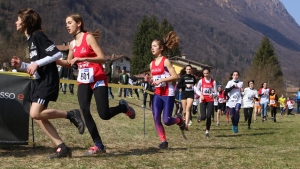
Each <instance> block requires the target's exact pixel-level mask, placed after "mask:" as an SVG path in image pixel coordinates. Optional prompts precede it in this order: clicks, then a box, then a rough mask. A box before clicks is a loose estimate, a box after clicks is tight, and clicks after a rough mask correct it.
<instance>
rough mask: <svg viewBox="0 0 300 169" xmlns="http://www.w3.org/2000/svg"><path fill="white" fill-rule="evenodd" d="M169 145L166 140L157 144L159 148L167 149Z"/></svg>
mask: <svg viewBox="0 0 300 169" xmlns="http://www.w3.org/2000/svg"><path fill="white" fill-rule="evenodd" d="M168 147H169V145H168V142H166V141H164V142H161V143H160V144H159V145H158V148H159V149H167V148H168Z"/></svg>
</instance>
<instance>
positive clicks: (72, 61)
mask: <svg viewBox="0 0 300 169" xmlns="http://www.w3.org/2000/svg"><path fill="white" fill-rule="evenodd" d="M83 61H85V58H73V59H72V60H71V62H70V64H71V65H74V64H75V63H77V62H83Z"/></svg>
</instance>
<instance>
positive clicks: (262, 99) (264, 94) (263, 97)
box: [258, 82, 270, 122]
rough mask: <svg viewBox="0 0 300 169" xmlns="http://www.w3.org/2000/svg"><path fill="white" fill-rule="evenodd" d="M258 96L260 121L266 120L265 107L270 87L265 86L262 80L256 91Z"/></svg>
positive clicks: (267, 102)
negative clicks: (260, 110)
mask: <svg viewBox="0 0 300 169" xmlns="http://www.w3.org/2000/svg"><path fill="white" fill-rule="evenodd" d="M258 96H259V97H260V106H261V109H262V112H261V116H262V122H264V121H266V120H267V107H268V104H269V96H270V89H269V88H267V83H266V82H264V83H263V84H262V85H261V88H260V89H259V91H258Z"/></svg>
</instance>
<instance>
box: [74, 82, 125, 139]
mask: <svg viewBox="0 0 300 169" xmlns="http://www.w3.org/2000/svg"><path fill="white" fill-rule="evenodd" d="M93 94H94V97H95V101H96V106H97V112H98V114H99V116H100V118H101V119H103V120H109V119H111V118H112V117H114V116H115V115H117V114H119V113H122V112H124V113H125V111H126V107H124V106H120V105H118V106H116V107H111V108H109V103H108V98H107V95H108V87H107V86H100V87H97V88H95V89H94V90H92V89H91V87H90V85H89V84H80V85H78V92H77V96H78V102H79V106H80V109H81V110H82V113H83V117H84V120H85V125H86V127H87V129H88V130H89V133H90V135H91V136H92V139H93V141H94V142H98V141H101V137H100V134H99V132H98V129H97V126H96V124H95V121H94V119H93V117H92V115H91V111H90V106H91V99H92V95H93Z"/></svg>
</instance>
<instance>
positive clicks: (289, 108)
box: [286, 97, 295, 115]
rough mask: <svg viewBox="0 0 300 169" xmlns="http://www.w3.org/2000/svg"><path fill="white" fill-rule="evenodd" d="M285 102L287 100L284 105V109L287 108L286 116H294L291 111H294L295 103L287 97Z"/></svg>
mask: <svg viewBox="0 0 300 169" xmlns="http://www.w3.org/2000/svg"><path fill="white" fill-rule="evenodd" d="M286 100H287V101H286V105H287V106H286V107H287V108H288V113H287V115H294V114H292V111H293V109H294V104H295V102H294V101H293V100H291V99H290V97H287V98H286Z"/></svg>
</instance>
